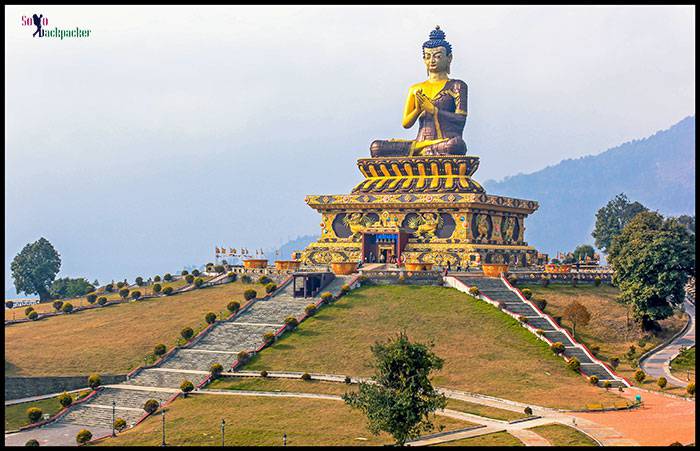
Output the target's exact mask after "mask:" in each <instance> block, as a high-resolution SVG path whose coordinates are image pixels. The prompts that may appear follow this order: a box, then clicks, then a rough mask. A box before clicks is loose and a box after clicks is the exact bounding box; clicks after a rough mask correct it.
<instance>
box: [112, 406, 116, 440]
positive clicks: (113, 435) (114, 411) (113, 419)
mask: <svg viewBox="0 0 700 451" xmlns="http://www.w3.org/2000/svg"><path fill="white" fill-rule="evenodd" d="M116 410H117V401H115V400H112V437H116V436H117V434H115V433H114V422H115V421H116V418H115V415H116Z"/></svg>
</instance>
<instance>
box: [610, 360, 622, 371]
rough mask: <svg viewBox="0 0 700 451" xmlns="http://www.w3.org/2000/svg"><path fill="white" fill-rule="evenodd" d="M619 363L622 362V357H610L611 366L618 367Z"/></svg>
mask: <svg viewBox="0 0 700 451" xmlns="http://www.w3.org/2000/svg"><path fill="white" fill-rule="evenodd" d="M619 364H620V359H618V358H617V357H613V358H612V359H610V366H611V367H612V368H613V369H615V368H617V366H618V365H619Z"/></svg>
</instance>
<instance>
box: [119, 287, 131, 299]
mask: <svg viewBox="0 0 700 451" xmlns="http://www.w3.org/2000/svg"><path fill="white" fill-rule="evenodd" d="M119 296H121V298H122V299H126V298H128V297H129V289H128V288H122V289H121V290H119Z"/></svg>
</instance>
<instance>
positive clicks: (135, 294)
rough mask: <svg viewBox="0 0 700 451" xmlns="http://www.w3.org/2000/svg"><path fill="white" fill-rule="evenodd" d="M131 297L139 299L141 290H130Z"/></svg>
mask: <svg viewBox="0 0 700 451" xmlns="http://www.w3.org/2000/svg"><path fill="white" fill-rule="evenodd" d="M131 299H141V292H140V291H139V290H134V291H132V292H131Z"/></svg>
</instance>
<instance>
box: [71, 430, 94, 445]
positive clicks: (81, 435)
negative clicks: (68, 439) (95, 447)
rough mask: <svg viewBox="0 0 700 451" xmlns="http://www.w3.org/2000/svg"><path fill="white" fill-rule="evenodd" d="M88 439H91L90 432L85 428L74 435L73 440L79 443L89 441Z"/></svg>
mask: <svg viewBox="0 0 700 451" xmlns="http://www.w3.org/2000/svg"><path fill="white" fill-rule="evenodd" d="M90 440H92V432H90V431H88V430H87V429H82V430H81V431H80V432H78V434H77V435H76V436H75V441H76V442H78V443H79V444H81V445H82V444H84V443H87V442H89V441H90Z"/></svg>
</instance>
